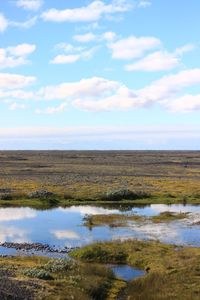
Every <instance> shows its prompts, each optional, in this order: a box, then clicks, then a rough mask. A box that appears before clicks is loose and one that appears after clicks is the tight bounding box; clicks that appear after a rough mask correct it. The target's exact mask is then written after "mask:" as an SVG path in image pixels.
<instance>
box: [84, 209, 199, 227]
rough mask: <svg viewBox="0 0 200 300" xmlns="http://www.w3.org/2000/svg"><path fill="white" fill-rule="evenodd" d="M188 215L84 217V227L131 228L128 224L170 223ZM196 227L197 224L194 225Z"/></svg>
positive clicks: (101, 215) (164, 213) (165, 213)
mask: <svg viewBox="0 0 200 300" xmlns="http://www.w3.org/2000/svg"><path fill="white" fill-rule="evenodd" d="M187 217H188V213H182V212H180V213H176V212H169V211H165V212H161V213H160V214H159V215H157V216H152V217H145V216H140V215H134V214H133V215H124V214H123V215H122V214H109V215H103V214H100V215H87V216H85V217H84V219H83V221H84V225H85V226H88V227H95V226H102V225H108V226H110V227H127V226H131V223H130V222H140V223H141V222H146V221H152V222H153V223H161V222H171V221H176V220H181V219H185V218H187ZM196 225H198V224H196Z"/></svg>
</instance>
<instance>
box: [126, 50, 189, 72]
mask: <svg viewBox="0 0 200 300" xmlns="http://www.w3.org/2000/svg"><path fill="white" fill-rule="evenodd" d="M194 49H195V46H194V45H192V44H188V45H184V46H183V47H181V48H177V49H176V50H175V52H173V53H170V52H168V51H164V50H162V51H157V52H153V53H150V54H149V55H147V56H145V57H144V58H142V59H141V60H139V61H136V62H134V63H132V64H129V65H127V66H126V67H125V69H126V70H127V71H146V72H155V71H169V70H171V69H174V68H176V67H178V66H179V65H180V63H181V56H182V55H183V54H185V53H186V52H189V51H192V50H194Z"/></svg>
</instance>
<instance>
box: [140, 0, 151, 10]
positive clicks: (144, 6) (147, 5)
mask: <svg viewBox="0 0 200 300" xmlns="http://www.w3.org/2000/svg"><path fill="white" fill-rule="evenodd" d="M151 5H152V3H151V2H150V1H140V2H139V3H138V7H142V8H146V7H149V6H151Z"/></svg>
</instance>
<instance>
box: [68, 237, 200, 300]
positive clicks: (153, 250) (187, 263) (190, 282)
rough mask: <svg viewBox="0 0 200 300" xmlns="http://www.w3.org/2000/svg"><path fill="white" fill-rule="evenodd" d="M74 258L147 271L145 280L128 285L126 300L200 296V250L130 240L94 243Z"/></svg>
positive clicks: (188, 299) (196, 297) (186, 299)
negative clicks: (127, 265) (126, 265)
mask: <svg viewBox="0 0 200 300" xmlns="http://www.w3.org/2000/svg"><path fill="white" fill-rule="evenodd" d="M71 256H72V257H74V258H76V259H79V260H81V261H84V262H90V263H92V262H99V263H118V264H129V265H131V266H134V267H137V268H140V269H143V270H146V272H147V274H146V275H145V276H144V277H141V278H138V279H136V280H133V281H131V282H129V283H127V286H126V288H125V290H124V291H123V298H122V299H124V300H155V299H156V300H165V299H166V300H168V299H178V300H179V299H180V300H182V299H185V300H191V299H193V300H197V299H199V297H200V268H199V266H200V249H199V248H189V247H188V248H184V247H177V246H173V245H165V244H161V243H159V242H156V241H148V242H142V241H132V240H131V241H125V242H120V241H118V242H109V243H97V244H93V245H90V246H87V247H85V248H82V249H78V250H75V251H74V252H72V253H71ZM120 299H121V298H120Z"/></svg>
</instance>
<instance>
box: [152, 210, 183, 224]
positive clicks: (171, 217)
mask: <svg viewBox="0 0 200 300" xmlns="http://www.w3.org/2000/svg"><path fill="white" fill-rule="evenodd" d="M187 217H188V213H182V212H180V213H175V212H170V211H164V212H162V213H160V214H159V215H158V216H153V217H152V218H151V220H152V221H153V222H154V223H160V222H170V221H176V220H182V219H186V218H187Z"/></svg>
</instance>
